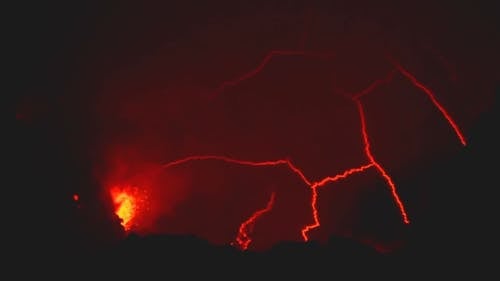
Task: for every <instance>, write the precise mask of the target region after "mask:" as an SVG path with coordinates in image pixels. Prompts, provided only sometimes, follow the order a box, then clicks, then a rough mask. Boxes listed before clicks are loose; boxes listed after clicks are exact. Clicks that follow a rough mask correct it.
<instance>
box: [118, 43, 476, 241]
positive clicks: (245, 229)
mask: <svg viewBox="0 0 500 281" xmlns="http://www.w3.org/2000/svg"><path fill="white" fill-rule="evenodd" d="M275 56H310V57H319V58H323V59H327V58H330V57H332V56H333V55H332V54H318V53H310V52H304V51H280V50H274V51H271V52H269V53H268V54H267V55H266V56H265V57H264V59H263V60H262V61H261V62H260V64H259V65H258V66H257V67H256V68H254V69H252V70H250V71H249V72H247V73H245V74H243V75H241V76H240V77H238V78H236V79H234V80H228V81H224V82H223V83H222V84H221V85H220V86H219V87H218V88H216V89H215V91H214V92H212V93H211V95H210V97H212V98H213V97H215V96H216V95H218V94H220V93H221V92H223V91H224V90H225V89H227V88H229V87H233V86H236V85H238V84H239V83H241V82H243V81H245V80H247V79H250V78H252V77H254V76H255V75H257V74H258V73H259V72H261V71H262V70H263V69H264V68H265V67H266V65H267V64H268V63H269V62H270V61H271V60H272V58H273V57H275ZM389 59H390V60H391V62H392V63H393V64H394V65H395V67H396V69H395V70H393V71H391V72H390V73H389V74H388V75H387V76H386V77H385V78H384V79H380V80H376V81H375V82H374V83H372V84H371V85H369V86H368V87H367V88H366V89H364V90H362V91H360V92H359V93H356V94H352V95H347V94H346V96H347V97H348V98H349V99H350V100H351V101H353V102H354V103H355V104H356V107H357V110H358V113H359V118H360V127H361V128H360V129H361V136H362V139H363V144H364V154H365V155H366V157H367V159H368V161H369V162H368V163H367V164H365V165H362V166H360V167H357V168H352V169H348V170H346V171H344V172H342V173H340V174H337V175H335V176H327V177H325V178H323V179H321V180H319V181H315V182H312V181H311V180H309V179H308V178H307V177H306V175H305V174H304V173H303V172H302V170H300V169H299V168H298V167H296V166H295V165H294V164H292V162H291V161H290V160H287V159H279V160H273V161H248V160H238V159H234V158H230V157H227V156H221V155H198V156H189V157H185V158H182V159H179V160H175V161H172V162H169V163H166V164H164V165H162V168H163V169H168V168H171V167H174V166H178V165H182V164H186V163H188V162H192V161H207V160H216V161H223V162H226V163H229V164H234V165H244V166H252V167H276V166H286V167H287V168H288V169H290V170H291V171H292V172H293V173H295V174H296V175H297V176H298V177H299V178H300V179H301V181H302V182H303V183H304V184H306V185H307V186H308V187H309V188H310V189H311V192H312V196H311V202H310V205H311V209H312V218H313V223H312V224H308V225H305V226H304V227H303V228H302V230H301V235H302V238H303V239H304V241H308V240H309V237H308V232H309V231H311V230H312V229H315V228H318V227H320V225H321V223H320V218H319V211H318V207H317V202H318V196H319V195H318V188H319V187H322V186H325V185H327V184H328V183H333V182H336V181H338V180H341V179H344V178H347V177H349V176H351V175H353V174H355V173H360V172H363V171H365V170H367V169H369V168H372V167H373V168H375V169H376V170H377V171H378V172H379V174H380V175H381V176H382V177H383V178H384V180H385V181H386V183H387V185H388V186H389V188H390V191H391V195H392V197H393V199H394V201H395V203H396V205H397V207H398V208H399V211H400V213H401V217H402V219H403V222H404V223H405V224H409V223H410V220H409V218H408V214H407V212H406V210H405V207H404V205H403V202H402V201H401V199H400V197H399V195H398V193H397V190H396V185H395V184H394V181H393V180H392V178H391V177H390V175H389V174H388V173H387V171H386V170H385V169H384V168H383V166H382V165H381V164H380V163H379V162H378V161H377V160H376V159H375V157H374V155H373V153H372V151H371V148H370V147H371V146H370V140H369V135H368V132H367V128H366V120H365V113H364V109H363V105H362V103H361V101H360V99H361V97H363V96H364V95H366V94H369V93H370V92H372V91H373V90H374V89H375V88H376V87H378V86H380V85H382V84H387V83H389V82H390V81H392V79H393V78H394V75H395V74H396V73H397V72H398V71H399V73H401V74H402V75H403V76H405V77H406V78H407V79H409V80H410V81H411V82H412V83H413V84H414V85H415V86H416V87H417V88H419V89H421V90H423V91H424V92H425V93H426V94H427V96H428V97H429V98H430V99H431V101H432V102H433V104H434V105H435V106H436V107H437V109H438V110H439V111H440V112H441V113H442V114H443V116H444V117H445V118H446V120H447V121H448V123H449V124H450V125H451V127H452V128H453V130H454V131H455V133H456V135H457V136H458V138H459V140H460V142H461V143H462V144H463V145H466V141H465V138H464V137H463V135H462V133H461V131H460V130H459V128H458V126H457V125H456V124H455V122H454V121H453V119H452V118H451V117H450V115H449V114H448V112H447V111H446V110H445V109H444V107H443V106H442V105H441V104H440V103H439V102H438V101H437V99H436V98H435V96H434V94H433V93H432V92H431V91H430V90H429V89H428V88H427V87H425V86H424V85H423V84H422V83H420V82H419V81H418V80H417V79H416V78H415V77H414V76H413V75H412V74H411V73H410V72H409V71H407V70H406V69H405V68H403V67H402V66H401V65H400V64H399V63H397V62H396V61H395V60H393V59H391V58H390V57H389ZM111 194H112V198H113V202H114V203H115V205H116V214H117V215H118V216H119V217H120V218H121V219H122V225H123V226H124V228H125V229H126V230H129V229H130V227H131V222H132V220H133V218H134V216H135V215H136V212H137V210H136V208H137V206H136V204H137V202H136V201H137V200H136V199H137V198H135V197H134V196H133V195H132V193H130V192H126V191H125V190H121V189H112V192H111ZM275 197H276V195H275V193H274V192H273V193H272V194H271V197H270V199H269V201H268V203H267V205H266V207H265V208H264V209H261V210H258V211H256V212H255V213H254V214H253V215H252V216H251V217H250V218H249V219H247V220H246V221H244V222H243V223H242V224H241V225H240V227H239V231H238V235H237V237H236V239H235V243H236V244H237V245H238V246H239V248H240V249H242V250H247V249H248V247H249V245H250V243H251V241H252V239H251V237H250V233H251V232H252V231H253V226H254V225H255V223H256V221H257V220H258V218H259V217H261V216H262V215H264V214H265V213H267V212H269V211H270V210H271V209H272V208H273V204H274V202H275Z"/></svg>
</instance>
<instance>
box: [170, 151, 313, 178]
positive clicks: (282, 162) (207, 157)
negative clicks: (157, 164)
mask: <svg viewBox="0 0 500 281" xmlns="http://www.w3.org/2000/svg"><path fill="white" fill-rule="evenodd" d="M203 160H218V161H223V162H226V163H231V164H238V165H244V166H253V167H263V166H279V165H286V166H287V167H288V168H289V169H290V170H291V171H292V172H294V173H295V174H297V175H298V176H299V177H300V179H301V180H302V181H303V182H304V183H305V184H307V185H311V181H310V180H309V179H307V177H306V176H305V175H304V173H303V172H302V171H301V170H300V169H299V168H297V167H296V166H295V165H293V164H292V162H291V161H290V160H285V159H279V160H274V161H261V162H258V161H247V160H238V159H234V158H230V157H227V156H220V155H200V156H189V157H186V158H182V159H179V160H175V161H172V162H169V163H167V164H164V165H163V168H165V169H167V168H170V167H172V166H177V165H181V164H184V163H187V162H191V161H203Z"/></svg>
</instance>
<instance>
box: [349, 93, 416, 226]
mask: <svg viewBox="0 0 500 281" xmlns="http://www.w3.org/2000/svg"><path fill="white" fill-rule="evenodd" d="M354 101H355V102H356V105H357V107H358V111H359V118H360V120H361V134H362V135H363V142H364V144H365V154H366V157H368V159H369V160H370V163H371V164H372V165H373V166H374V167H375V168H376V169H377V171H379V173H380V175H382V177H383V178H384V179H385V181H386V182H387V184H388V185H389V187H390V189H391V194H392V197H393V198H394V200H395V201H396V204H397V206H398V208H399V211H400V212H401V216H402V217H403V221H404V222H405V223H406V224H409V223H410V220H409V219H408V214H407V213H406V210H405V207H404V205H403V202H402V201H401V199H400V198H399V195H398V193H397V191H396V185H395V184H394V181H393V180H392V178H391V177H390V176H389V174H388V173H387V172H386V171H385V169H384V168H383V167H382V165H380V163H378V162H377V160H375V157H374V156H373V154H372V152H371V150H370V141H369V139H368V133H367V132H366V120H365V113H364V111H363V105H362V104H361V102H360V101H359V100H357V99H355V100H354Z"/></svg>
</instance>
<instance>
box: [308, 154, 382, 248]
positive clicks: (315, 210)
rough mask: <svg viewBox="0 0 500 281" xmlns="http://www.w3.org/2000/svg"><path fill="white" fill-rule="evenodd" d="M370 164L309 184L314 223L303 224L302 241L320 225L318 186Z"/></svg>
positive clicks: (353, 172)
mask: <svg viewBox="0 0 500 281" xmlns="http://www.w3.org/2000/svg"><path fill="white" fill-rule="evenodd" d="M372 166H373V164H367V165H364V166H361V167H359V168H353V169H349V170H347V171H344V172H343V173H341V174H338V175H336V176H333V177H325V178H324V179H322V180H320V181H318V182H315V183H314V184H312V185H310V187H311V190H312V199H311V208H312V212H313V219H314V223H313V224H309V225H306V226H304V228H302V231H301V234H302V237H303V238H304V241H309V237H308V236H307V233H308V232H309V231H310V230H312V229H315V228H318V227H320V226H321V223H320V221H319V212H318V207H317V202H318V187H322V186H324V185H326V184H327V183H330V182H336V181H338V180H340V179H345V178H347V177H349V176H350V175H352V174H355V173H359V172H362V171H364V170H366V169H368V168H370V167H372Z"/></svg>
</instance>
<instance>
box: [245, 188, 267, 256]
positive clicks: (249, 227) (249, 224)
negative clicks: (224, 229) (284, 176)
mask: <svg viewBox="0 0 500 281" xmlns="http://www.w3.org/2000/svg"><path fill="white" fill-rule="evenodd" d="M275 199H276V193H275V192H273V193H271V197H270V198H269V201H268V202H267V205H266V207H265V208H263V209H260V210H258V211H256V212H254V213H253V214H252V215H251V216H250V217H249V218H248V219H247V220H246V221H244V222H243V223H242V224H241V225H240V227H239V229H238V236H237V237H236V243H237V246H238V247H239V248H240V249H242V250H247V249H248V246H249V245H250V243H251V242H252V238H250V234H251V233H252V232H253V228H254V226H255V222H256V221H257V219H258V218H259V217H261V216H262V215H264V214H265V213H268V212H269V211H271V210H272V208H273V205H274V200H275Z"/></svg>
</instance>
